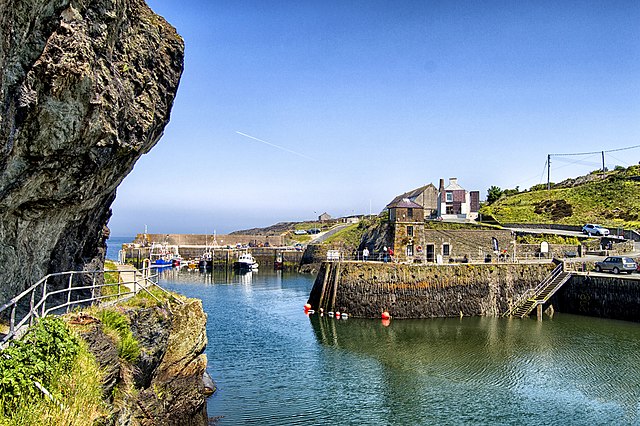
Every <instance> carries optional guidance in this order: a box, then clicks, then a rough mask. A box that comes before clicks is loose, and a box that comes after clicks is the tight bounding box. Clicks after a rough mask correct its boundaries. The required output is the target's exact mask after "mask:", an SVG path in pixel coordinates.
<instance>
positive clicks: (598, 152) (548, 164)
mask: <svg viewBox="0 0 640 426" xmlns="http://www.w3.org/2000/svg"><path fill="white" fill-rule="evenodd" d="M635 148H640V145H633V146H627V147H624V148H616V149H608V150H602V151H592V152H574V153H566V154H547V190H549V189H551V157H570V156H579V155H582V156H584V155H597V154H601V155H602V177H603V178H604V177H605V170H606V168H605V159H604V154H605V153H609V152H618V151H627V150H629V149H635ZM580 161H584V160H578V161H576V163H578V162H580Z"/></svg>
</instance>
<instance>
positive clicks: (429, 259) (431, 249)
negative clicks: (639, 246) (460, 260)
mask: <svg viewBox="0 0 640 426" xmlns="http://www.w3.org/2000/svg"><path fill="white" fill-rule="evenodd" d="M434 248H435V246H434V245H433V244H427V247H426V250H427V262H435V257H434V256H433V253H434V251H435V250H434Z"/></svg>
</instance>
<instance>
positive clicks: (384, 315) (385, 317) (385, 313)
mask: <svg viewBox="0 0 640 426" xmlns="http://www.w3.org/2000/svg"><path fill="white" fill-rule="evenodd" d="M390 318H391V315H389V312H387V311H384V312H383V313H382V319H383V320H388V319H390Z"/></svg>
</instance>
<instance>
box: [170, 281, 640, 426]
mask: <svg viewBox="0 0 640 426" xmlns="http://www.w3.org/2000/svg"><path fill="white" fill-rule="evenodd" d="M313 282H314V277H313V276H311V275H302V274H296V273H283V272H282V271H270V270H262V269H261V270H259V271H258V272H248V273H246V274H235V273H233V272H230V271H215V273H213V274H212V273H204V272H199V271H189V270H184V269H183V270H180V271H178V270H175V269H174V270H168V271H165V272H163V275H162V277H161V280H160V284H161V285H163V286H165V287H167V288H169V289H171V290H173V291H176V292H178V293H182V294H184V295H186V296H188V297H195V298H199V299H201V300H202V301H203V307H204V309H205V311H206V312H207V315H208V321H207V337H208V345H207V349H206V354H207V357H208V360H209V364H208V372H209V374H210V375H211V376H212V377H213V378H214V380H215V381H216V382H217V385H218V391H217V392H216V393H215V394H214V395H213V396H212V397H210V398H209V399H208V412H209V416H211V417H215V418H217V421H218V423H217V424H219V425H327V424H341V425H376V426H378V425H485V424H486V425H521V424H545V425H640V368H639V367H640V324H637V323H630V322H623V321H613V320H606V319H599V318H589V317H582V316H577V315H568V314H561V313H556V315H555V316H554V317H553V319H550V320H547V319H545V320H544V321H542V322H538V321H536V320H535V319H505V318H489V317H464V318H437V319H422V320H395V319H393V320H391V321H390V323H387V322H383V321H381V320H379V319H357V318H349V319H347V320H344V319H336V318H330V317H328V316H322V317H321V316H319V314H317V313H315V314H312V315H308V314H305V312H304V309H303V306H304V304H305V303H306V301H307V298H308V296H309V292H310V290H311V288H312V286H313Z"/></svg>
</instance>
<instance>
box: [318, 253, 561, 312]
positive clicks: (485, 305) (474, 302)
mask: <svg viewBox="0 0 640 426" xmlns="http://www.w3.org/2000/svg"><path fill="white" fill-rule="evenodd" d="M552 269H553V264H552V263H543V264H534V265H531V264H526V265H520V264H467V265H407V264H389V263H387V264H385V263H377V262H375V263H374V262H339V263H338V262H334V263H331V262H325V263H323V265H322V267H321V269H320V271H319V273H318V277H317V278H316V282H315V283H314V286H313V289H312V291H311V295H310V297H309V303H311V305H312V306H313V307H314V309H316V308H323V309H324V310H325V311H340V312H346V313H349V314H351V315H352V316H355V317H364V318H378V317H379V316H380V314H381V313H382V312H383V311H385V310H386V311H389V312H390V313H391V315H393V316H395V317H396V318H433V317H455V316H460V315H473V316H477V315H490V316H498V315H501V314H503V313H504V312H506V311H508V310H509V309H510V308H511V307H512V304H513V302H514V301H516V300H517V299H518V298H519V297H520V296H521V295H522V294H523V293H524V292H525V291H526V290H528V289H530V288H533V287H535V286H536V285H537V284H538V283H540V281H541V280H542V279H543V278H544V277H545V276H546V275H547V274H548V273H549V272H550V271H551V270H552Z"/></svg>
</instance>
